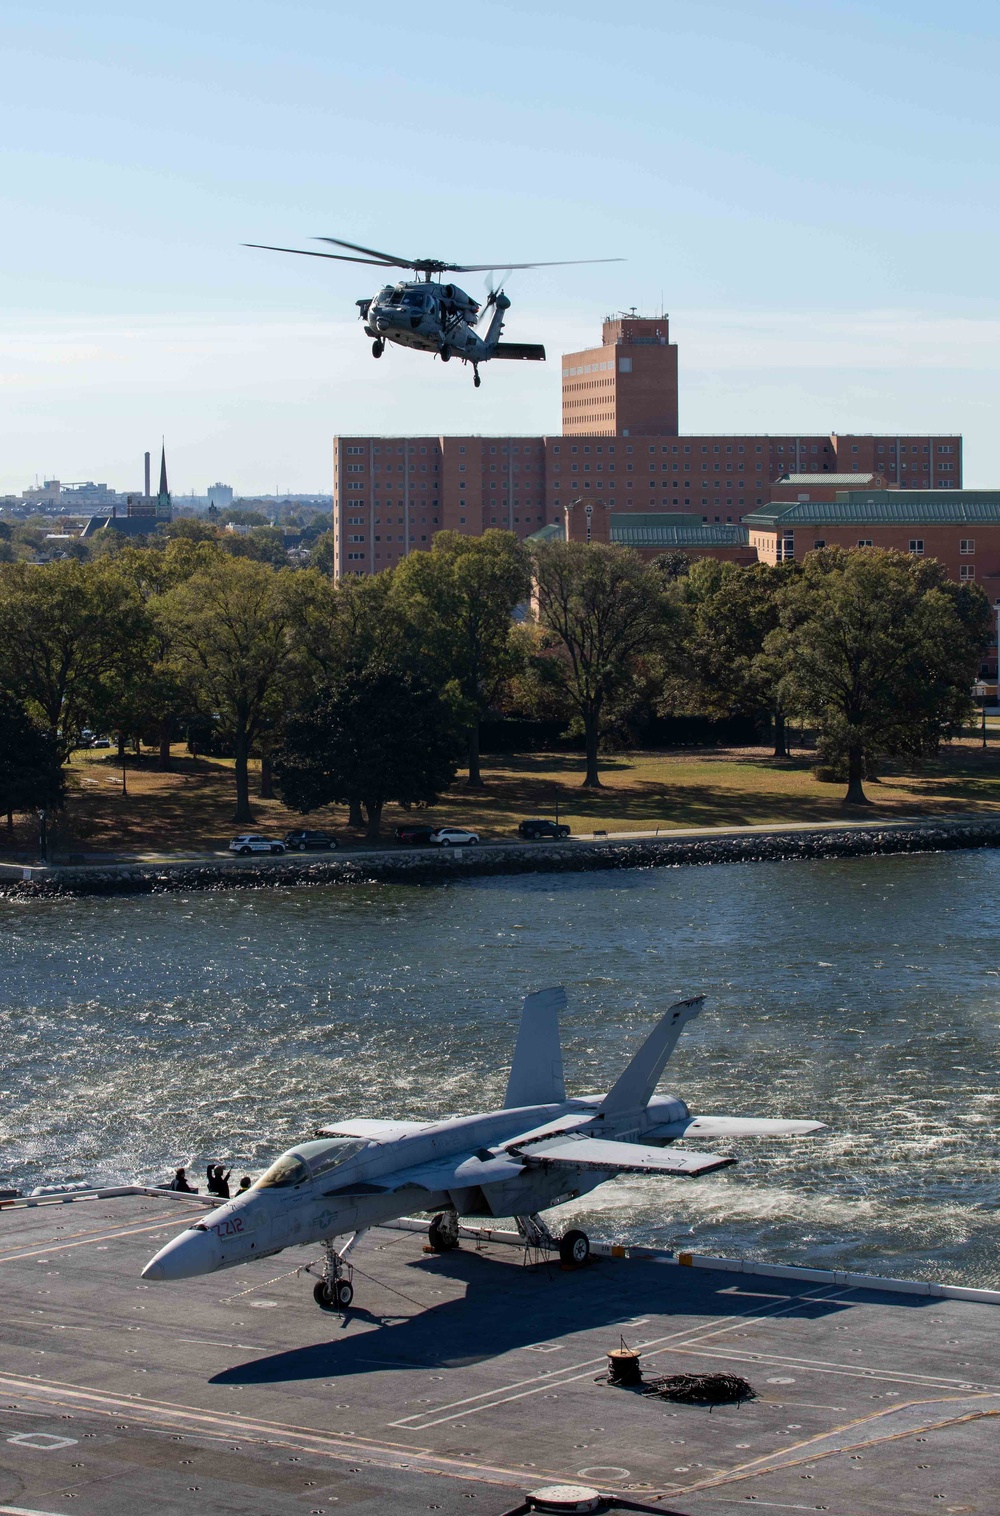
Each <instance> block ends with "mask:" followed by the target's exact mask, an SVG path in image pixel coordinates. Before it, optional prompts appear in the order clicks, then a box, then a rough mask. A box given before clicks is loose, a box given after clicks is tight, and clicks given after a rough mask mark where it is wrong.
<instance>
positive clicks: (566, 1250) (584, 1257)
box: [559, 1230, 590, 1268]
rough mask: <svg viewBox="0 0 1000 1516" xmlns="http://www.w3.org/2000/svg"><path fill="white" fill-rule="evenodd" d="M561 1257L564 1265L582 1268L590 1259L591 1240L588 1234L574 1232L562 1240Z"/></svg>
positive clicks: (560, 1241) (568, 1233) (560, 1245)
mask: <svg viewBox="0 0 1000 1516" xmlns="http://www.w3.org/2000/svg"><path fill="white" fill-rule="evenodd" d="M559 1257H560V1259H561V1260H562V1262H563V1263H569V1264H572V1265H573V1267H574V1268H582V1266H583V1265H584V1264H585V1263H586V1262H587V1261H588V1259H589V1258H590V1238H589V1237H588V1236H587V1234H586V1232H578V1231H576V1230H574V1231H571V1232H567V1233H566V1235H565V1237H562V1238H560V1240H559Z"/></svg>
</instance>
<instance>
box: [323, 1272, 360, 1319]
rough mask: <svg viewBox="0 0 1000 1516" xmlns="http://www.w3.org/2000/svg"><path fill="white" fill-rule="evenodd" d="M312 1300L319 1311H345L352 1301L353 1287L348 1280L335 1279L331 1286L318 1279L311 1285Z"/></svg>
mask: <svg viewBox="0 0 1000 1516" xmlns="http://www.w3.org/2000/svg"><path fill="white" fill-rule="evenodd" d="M313 1299H314V1300H315V1302H316V1304H317V1305H318V1306H319V1308H320V1310H321V1311H336V1312H338V1313H339V1312H341V1311H346V1310H347V1307H348V1306H349V1305H350V1303H351V1301H352V1300H353V1299H354V1286H353V1284H352V1283H351V1281H350V1280H349V1279H337V1280H335V1281H334V1283H333V1284H332V1285H329V1284H327V1283H326V1281H325V1280H324V1279H320V1280H318V1281H317V1282H316V1284H314V1285H313Z"/></svg>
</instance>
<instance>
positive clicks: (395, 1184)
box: [326, 1148, 524, 1195]
mask: <svg viewBox="0 0 1000 1516" xmlns="http://www.w3.org/2000/svg"><path fill="white" fill-rule="evenodd" d="M523 1173H524V1161H523V1160H522V1159H520V1158H512V1157H510V1156H509V1155H508V1154H507V1153H499V1154H493V1153H491V1152H490V1151H489V1150H488V1149H487V1148H484V1149H483V1152H482V1156H480V1155H479V1154H477V1153H455V1154H453V1155H452V1156H450V1157H448V1158H439V1159H432V1160H431V1162H430V1163H418V1164H414V1165H412V1166H411V1167H410V1168H406V1169H397V1170H396V1171H395V1173H391V1174H379V1175H378V1176H377V1178H376V1179H375V1180H374V1182H373V1183H372V1184H370V1185H369V1184H366V1185H364V1188H363V1193H366V1194H367V1193H370V1192H372V1191H374V1190H378V1191H381V1192H386V1193H389V1194H392V1193H394V1192H395V1191H396V1190H405V1189H409V1188H410V1187H411V1186H413V1187H415V1188H417V1189H420V1190H432V1191H438V1190H467V1189H469V1188H470V1187H471V1186H472V1185H474V1184H500V1183H502V1182H503V1181H504V1180H505V1179H516V1178H517V1177H518V1175H519V1174H523ZM349 1191H350V1186H349V1185H347V1186H345V1187H344V1188H343V1189H340V1190H328V1191H326V1193H327V1194H330V1195H337V1194H347V1193H348V1192H349Z"/></svg>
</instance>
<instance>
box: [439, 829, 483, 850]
mask: <svg viewBox="0 0 1000 1516" xmlns="http://www.w3.org/2000/svg"><path fill="white" fill-rule="evenodd" d="M427 840H428V842H430V843H432V844H433V845H434V846H435V847H474V846H475V844H476V843H477V842H478V841H479V833H478V832H469V831H466V829H465V827H464V826H439V827H438V829H437V831H436V832H431V835H430V836H429V837H428V839H427Z"/></svg>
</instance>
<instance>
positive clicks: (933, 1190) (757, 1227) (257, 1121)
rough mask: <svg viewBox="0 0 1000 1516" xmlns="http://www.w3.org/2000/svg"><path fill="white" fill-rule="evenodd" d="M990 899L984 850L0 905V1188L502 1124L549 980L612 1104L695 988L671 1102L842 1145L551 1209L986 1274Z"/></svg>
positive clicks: (575, 1064) (834, 1259)
mask: <svg viewBox="0 0 1000 1516" xmlns="http://www.w3.org/2000/svg"><path fill="white" fill-rule="evenodd" d="M998 888H1000V854H997V853H993V852H978V853H966V854H944V855H931V856H918V857H909V858H905V857H900V858H885V859H863V860H851V861H843V862H817V863H790V864H758V865H754V866H751V867H746V866H744V867H712V868H700V869H691V868H688V869H660V870H648V871H637V872H634V873H628V874H622V873H614V874H612V873H607V874H593V875H585V876H566V875H553V876H550V877H544V876H542V877H533V878H528V879H515V880H511V879H506V878H503V879H480V880H466V881H462V882H460V883H457V884H455V885H454V886H451V887H424V888H419V887H398V888H397V887H371V888H363V889H316V890H308V891H307V890H301V891H294V892H288V893H279V892H275V893H270V892H260V893H253V894H218V895H197V894H196V895H192V896H190V897H182V896H176V895H170V896H161V897H157V898H152V899H149V898H124V899H120V900H114V899H112V900H90V901H72V902H53V903H42V904H37V903H36V904H17V905H15V904H11V903H9V902H7V903H3V902H0V944H2V945H0V986H2V988H0V1090H2V1105H0V1185H2V1184H4V1183H7V1184H10V1183H13V1184H15V1185H17V1186H19V1187H21V1188H25V1187H28V1186H30V1185H32V1184H37V1183H40V1182H42V1181H54V1180H62V1179H78V1178H83V1177H86V1178H88V1179H93V1180H101V1181H104V1182H113V1181H121V1180H131V1179H134V1178H141V1179H143V1180H149V1179H154V1178H155V1179H161V1178H163V1177H166V1176H167V1175H168V1171H169V1170H170V1169H171V1168H172V1167H173V1166H174V1165H176V1164H177V1163H181V1162H189V1163H194V1164H196V1165H200V1164H201V1163H203V1162H204V1161H206V1160H207V1159H208V1158H216V1157H218V1158H220V1159H224V1160H225V1161H226V1162H227V1164H228V1163H232V1164H233V1166H234V1167H235V1168H236V1170H237V1172H241V1171H242V1170H244V1169H246V1170H247V1171H249V1172H251V1173H255V1172H257V1171H259V1169H260V1168H261V1167H262V1165H263V1164H264V1163H265V1162H267V1161H269V1160H270V1159H271V1158H272V1157H273V1156H274V1155H275V1154H276V1153H277V1152H279V1151H281V1150H282V1149H283V1148H285V1147H287V1146H289V1145H291V1144H292V1143H293V1142H294V1141H295V1140H296V1139H298V1138H299V1137H301V1136H302V1135H304V1134H308V1133H310V1132H311V1129H312V1127H313V1126H314V1125H315V1124H316V1123H317V1122H320V1121H323V1120H328V1119H330V1118H332V1117H334V1116H347V1115H361V1114H365V1115H379V1114H385V1115H399V1116H418V1117H419V1116H427V1117H430V1116H438V1115H446V1114H450V1113H458V1112H464V1111H469V1110H474V1109H477V1108H481V1107H484V1106H489V1105H491V1104H498V1103H499V1101H500V1097H501V1095H502V1092H503V1088H504V1081H505V1078H506V1072H507V1065H508V1062H509V1058H510V1052H511V1049H512V1046H513V1040H514V1034H515V1031H516V1018H517V1010H518V1002H519V997H520V996H521V995H522V994H524V993H525V992H526V991H528V990H530V989H533V988H538V987H540V986H543V985H546V984H552V983H559V982H562V983H564V984H565V985H566V987H567V989H568V992H569V998H570V1010H569V1013H568V1016H567V1017H566V1019H565V1024H564V1043H565V1053H566V1066H567V1078H568V1083H569V1087H570V1089H571V1090H572V1091H574V1092H582V1091H594V1090H599V1089H604V1088H606V1087H607V1085H608V1083H609V1082H610V1081H611V1080H613V1078H614V1076H615V1075H616V1074H617V1072H618V1071H619V1070H620V1068H621V1067H622V1066H623V1063H624V1061H625V1060H626V1058H627V1057H628V1055H629V1053H630V1052H631V1050H632V1049H633V1048H634V1047H635V1046H636V1045H637V1043H638V1041H639V1040H640V1038H641V1037H642V1036H643V1034H644V1033H645V1031H646V1030H647V1028H648V1027H649V1026H650V1025H651V1024H652V1022H653V1021H654V1020H655V1019H656V1017H657V1016H658V1015H659V1014H660V1012H661V1011H662V1010H663V1009H664V1008H665V1006H666V1005H667V1004H668V1003H669V1002H670V1000H671V999H674V998H676V997H677V996H678V995H680V994H690V993H692V992H694V991H697V990H705V991H707V993H708V996H709V999H708V1003H707V1006H706V1009H705V1011H704V1013H703V1014H702V1016H701V1017H700V1018H699V1019H698V1020H697V1021H696V1022H694V1023H693V1025H692V1026H691V1027H690V1028H689V1029H688V1030H687V1032H686V1033H685V1034H684V1037H683V1038H682V1041H681V1044H680V1046H679V1048H678V1051H677V1053H676V1054H675V1056H674V1058H673V1060H672V1062H671V1064H670V1066H669V1069H668V1076H669V1077H668V1078H667V1079H666V1080H665V1082H664V1085H663V1087H662V1088H664V1089H668V1088H669V1089H673V1090H675V1091H676V1092H677V1093H679V1094H680V1095H682V1096H683V1097H684V1098H685V1099H686V1100H687V1101H688V1103H689V1105H690V1106H691V1108H692V1109H693V1110H694V1111H704V1112H715V1113H733V1114H755V1115H768V1116H777V1115H789V1116H815V1117H818V1118H820V1119H821V1120H824V1121H826V1122H828V1123H829V1126H830V1130H829V1132H828V1133H823V1134H820V1136H819V1137H818V1138H813V1139H810V1140H800V1141H793V1142H787V1141H786V1142H779V1141H770V1142H767V1141H762V1140H757V1141H751V1140H750V1139H744V1140H742V1141H739V1142H736V1143H733V1144H730V1145H729V1147H730V1148H731V1150H732V1151H734V1152H736V1153H737V1154H738V1156H739V1160H740V1162H739V1165H738V1167H736V1168H734V1169H730V1170H726V1171H725V1172H723V1173H717V1174H714V1175H711V1176H709V1177H708V1178H706V1179H704V1180H701V1181H684V1180H677V1181H671V1180H662V1181H659V1180H656V1181H654V1180H646V1179H639V1178H626V1179H621V1180H618V1181H616V1182H615V1183H613V1184H609V1185H607V1186H605V1187H604V1188H603V1189H601V1190H599V1191H597V1192H596V1193H595V1194H594V1195H592V1196H589V1197H587V1198H586V1199H585V1200H584V1201H581V1202H579V1203H577V1204H576V1205H575V1206H567V1207H565V1208H564V1210H563V1213H562V1215H563V1216H565V1217H568V1216H569V1215H570V1214H573V1215H574V1216H576V1217H578V1218H583V1219H584V1220H585V1222H586V1223H587V1224H589V1226H590V1228H591V1230H592V1231H593V1232H594V1234H595V1235H597V1236H602V1237H605V1238H612V1239H613V1238H622V1237H629V1238H633V1239H642V1240H644V1241H650V1242H656V1243H657V1244H659V1245H662V1246H674V1245H678V1244H680V1245H683V1246H688V1247H694V1248H696V1249H698V1250H700V1251H705V1252H722V1253H728V1254H734V1253H745V1254H747V1255H754V1256H762V1257H769V1258H772V1259H775V1258H777V1259H782V1260H785V1261H799V1262H809V1263H812V1264H815V1265H820V1266H827V1267H829V1266H836V1267H847V1268H853V1269H859V1268H863V1269H871V1270H873V1271H880V1272H883V1273H891V1274H897V1275H915V1276H920V1277H929V1278H941V1279H950V1280H953V1281H959V1282H964V1283H976V1284H987V1283H990V1284H997V1283H1000V1262H998V1243H1000V1222H998V1218H997V1206H998V1200H1000V1184H998V1176H1000V1155H998V1147H997V1137H996V1128H997V1116H998V1104H1000V1095H998V1080H997V1052H996V1050H997V1043H998V1030H1000V1000H998V997H1000V977H998V968H997V967H996V965H997V964H998V962H1000V936H998V930H997V910H996V897H997V890H998ZM559 1214H560V1213H556V1215H557V1216H559Z"/></svg>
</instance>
